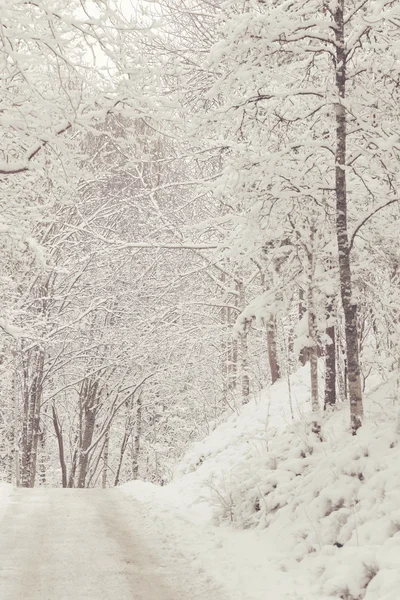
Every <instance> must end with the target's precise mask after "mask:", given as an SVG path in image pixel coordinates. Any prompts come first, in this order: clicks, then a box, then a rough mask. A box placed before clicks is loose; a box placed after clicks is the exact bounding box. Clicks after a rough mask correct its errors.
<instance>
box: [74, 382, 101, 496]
mask: <svg viewBox="0 0 400 600" xmlns="http://www.w3.org/2000/svg"><path fill="white" fill-rule="evenodd" d="M97 389H98V382H97V381H95V382H94V383H92V382H91V381H86V384H85V386H84V387H83V393H84V397H83V430H82V436H81V445H80V449H79V459H78V462H79V470H78V488H84V487H85V482H86V475H87V472H88V466H89V452H88V449H89V447H90V444H91V443H92V439H93V434H94V428H95V424H96V409H97V406H98V398H97Z"/></svg>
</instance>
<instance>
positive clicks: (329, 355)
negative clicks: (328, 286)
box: [324, 297, 336, 410]
mask: <svg viewBox="0 0 400 600" xmlns="http://www.w3.org/2000/svg"><path fill="white" fill-rule="evenodd" d="M333 318H334V314H333V298H331V297H330V298H329V300H328V306H327V320H328V327H327V329H326V335H327V336H328V338H329V339H330V343H329V342H328V343H327V344H326V346H325V397H324V410H326V409H327V408H328V407H329V406H334V405H335V404H336V332H335V324H334V321H333Z"/></svg>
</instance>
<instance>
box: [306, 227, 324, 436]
mask: <svg viewBox="0 0 400 600" xmlns="http://www.w3.org/2000/svg"><path fill="white" fill-rule="evenodd" d="M313 239H314V231H312V232H311V249H310V250H309V251H308V257H307V258H308V285H307V316H308V337H309V340H310V347H309V349H308V352H309V359H310V377H311V408H312V413H313V426H312V430H313V432H314V433H316V434H318V435H319V434H320V431H321V421H320V406H319V394H318V331H317V318H316V312H315V303H314V271H315V264H314V261H315V257H314V251H313Z"/></svg>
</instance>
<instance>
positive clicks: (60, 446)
mask: <svg viewBox="0 0 400 600" xmlns="http://www.w3.org/2000/svg"><path fill="white" fill-rule="evenodd" d="M52 413H53V426H54V431H55V434H56V437H57V443H58V456H59V460H60V467H61V484H62V487H63V488H66V487H67V465H66V462H65V452H64V439H63V432H62V426H61V423H60V420H59V418H58V415H57V411H56V407H55V405H54V403H53V405H52ZM70 487H72V486H70Z"/></svg>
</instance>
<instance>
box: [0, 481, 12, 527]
mask: <svg viewBox="0 0 400 600" xmlns="http://www.w3.org/2000/svg"><path fill="white" fill-rule="evenodd" d="M12 491H13V488H12V485H10V484H9V483H4V482H3V481H0V520H1V518H2V517H3V516H4V513H5V511H6V508H7V506H8V504H9V503H10V501H11V494H12Z"/></svg>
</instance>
